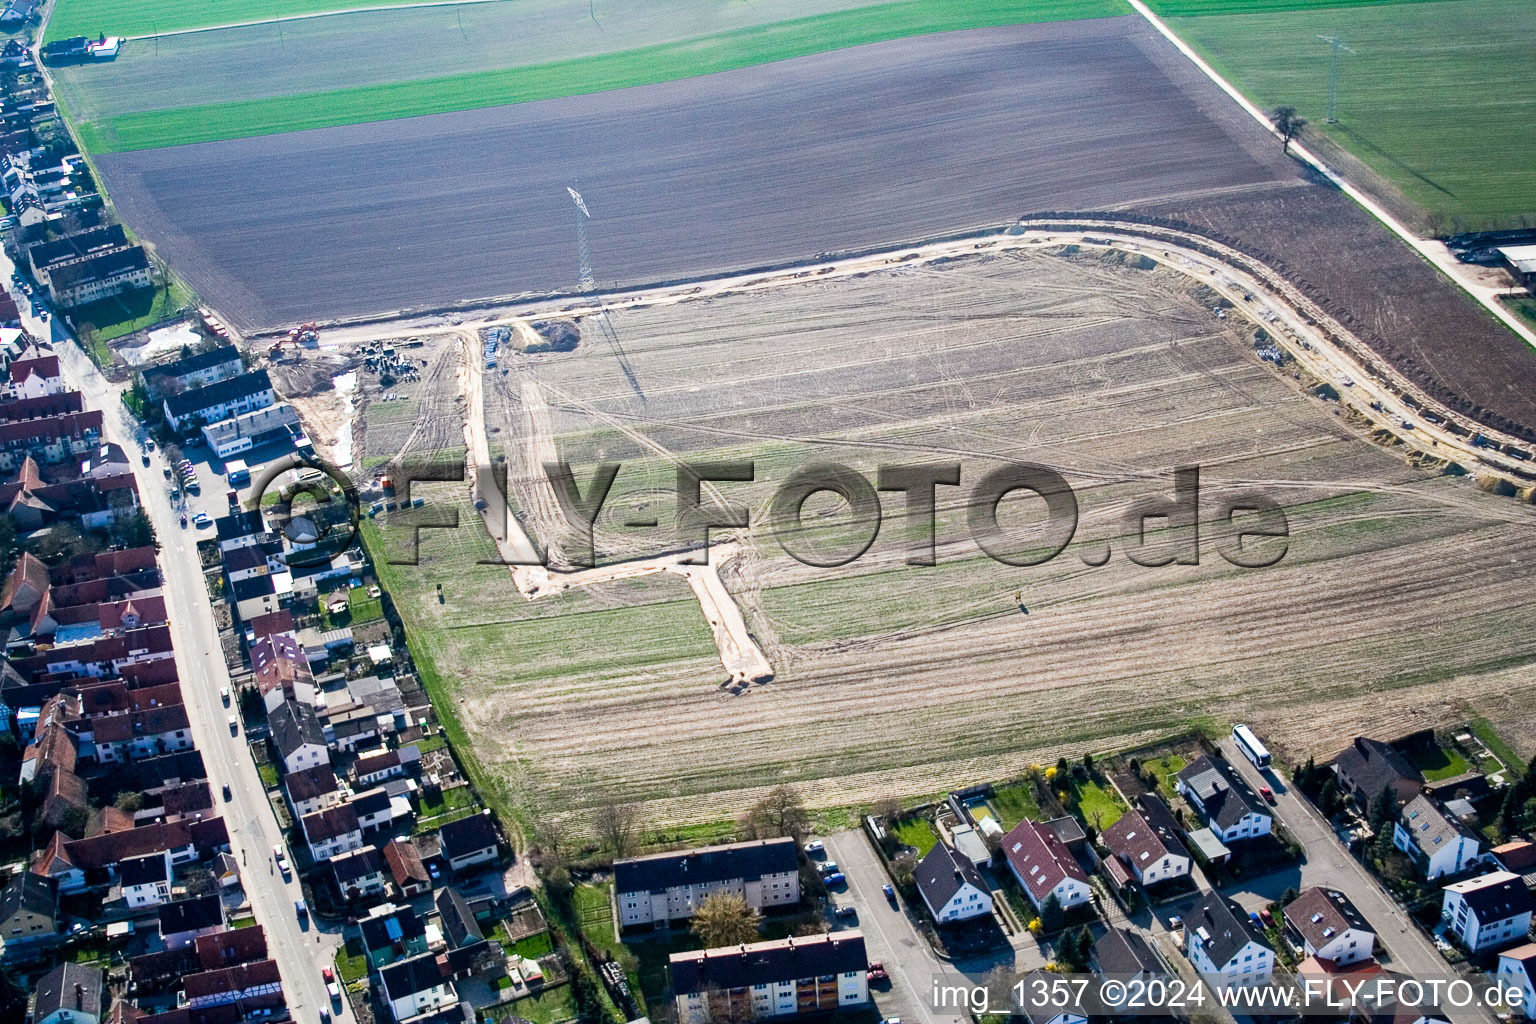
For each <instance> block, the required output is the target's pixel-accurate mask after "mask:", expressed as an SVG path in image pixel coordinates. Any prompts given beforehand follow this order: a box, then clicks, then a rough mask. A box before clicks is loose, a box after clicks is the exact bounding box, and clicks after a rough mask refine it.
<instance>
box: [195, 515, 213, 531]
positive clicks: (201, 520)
mask: <svg viewBox="0 0 1536 1024" xmlns="http://www.w3.org/2000/svg"><path fill="white" fill-rule="evenodd" d="M192 521H193V522H194V523H196V524H197V528H198V529H199V530H201V529H202V528H203V527H205V526H212V525H213V520H212V519H209V518H208V513H207V512H199V513H198V514H197V515H195V516H193V517H192Z"/></svg>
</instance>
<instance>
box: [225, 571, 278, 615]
mask: <svg viewBox="0 0 1536 1024" xmlns="http://www.w3.org/2000/svg"><path fill="white" fill-rule="evenodd" d="M292 594H293V576H292V574H290V573H288V572H286V571H284V572H269V573H263V574H261V575H260V576H249V577H246V578H245V579H243V580H240V581H238V582H231V583H230V584H229V596H230V602H231V603H232V604H233V605H234V606H235V614H236V615H238V616H239V617H240V621H241V622H249V621H251V619H254V618H256V617H257V616H259V615H268V614H271V613H272V612H275V611H277V610H278V609H280V608H281V607H283V606H284V605H286V604H288V603H290V601H291V600H292Z"/></svg>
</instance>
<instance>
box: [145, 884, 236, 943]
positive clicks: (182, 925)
mask: <svg viewBox="0 0 1536 1024" xmlns="http://www.w3.org/2000/svg"><path fill="white" fill-rule="evenodd" d="M223 927H224V904H223V903H222V902H221V901H220V899H219V897H218V896H194V897H192V898H191V899H185V900H176V901H175V902H172V903H166V904H162V905H161V907H160V938H161V940H163V941H164V942H165V948H166V949H180V948H181V947H182V946H190V945H192V944H193V943H195V942H196V941H197V939H198V936H200V935H208V934H211V933H213V932H216V931H220V930H222V929H223Z"/></svg>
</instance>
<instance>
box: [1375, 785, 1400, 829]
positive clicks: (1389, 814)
mask: <svg viewBox="0 0 1536 1024" xmlns="http://www.w3.org/2000/svg"><path fill="white" fill-rule="evenodd" d="M1395 817H1397V797H1396V796H1394V795H1393V793H1392V787H1390V786H1382V787H1381V791H1380V792H1379V793H1377V794H1376V795H1375V796H1374V797H1372V798H1371V809H1370V817H1369V821H1370V823H1371V830H1372V831H1374V832H1380V831H1382V830H1383V829H1385V830H1387V831H1391V825H1392V819H1393V818H1395Z"/></svg>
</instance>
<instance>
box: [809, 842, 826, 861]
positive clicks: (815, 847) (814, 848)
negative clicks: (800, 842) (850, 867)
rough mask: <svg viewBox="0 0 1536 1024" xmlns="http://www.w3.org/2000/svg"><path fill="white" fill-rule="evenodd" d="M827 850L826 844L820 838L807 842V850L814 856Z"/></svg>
mask: <svg viewBox="0 0 1536 1024" xmlns="http://www.w3.org/2000/svg"><path fill="white" fill-rule="evenodd" d="M826 851H827V847H826V844H825V843H823V842H822V841H821V840H820V839H812V840H811V841H810V842H808V843H806V844H805V852H806V853H808V854H810V855H811V856H813V857H814V856H816V855H817V854H818V853H825V852H826Z"/></svg>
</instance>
